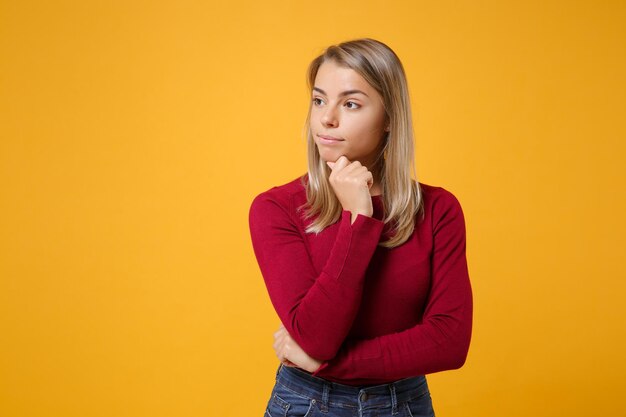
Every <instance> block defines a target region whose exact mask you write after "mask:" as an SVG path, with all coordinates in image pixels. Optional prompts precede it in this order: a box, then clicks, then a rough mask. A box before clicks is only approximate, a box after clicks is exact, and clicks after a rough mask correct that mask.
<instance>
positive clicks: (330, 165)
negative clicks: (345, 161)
mask: <svg viewBox="0 0 626 417" xmlns="http://www.w3.org/2000/svg"><path fill="white" fill-rule="evenodd" d="M326 165H328V166H329V167H330V169H333V168H334V167H335V163H334V162H330V161H326Z"/></svg>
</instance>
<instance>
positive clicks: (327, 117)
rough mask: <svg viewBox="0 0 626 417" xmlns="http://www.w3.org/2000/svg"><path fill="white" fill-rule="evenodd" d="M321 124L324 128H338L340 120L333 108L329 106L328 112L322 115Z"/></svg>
mask: <svg viewBox="0 0 626 417" xmlns="http://www.w3.org/2000/svg"><path fill="white" fill-rule="evenodd" d="M321 122H322V124H323V125H324V126H329V127H337V126H338V125H339V119H338V118H337V114H336V113H335V110H334V108H333V107H332V106H328V107H327V108H326V111H325V112H324V114H323V115H322V119H321Z"/></svg>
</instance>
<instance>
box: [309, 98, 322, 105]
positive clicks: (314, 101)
mask: <svg viewBox="0 0 626 417" xmlns="http://www.w3.org/2000/svg"><path fill="white" fill-rule="evenodd" d="M317 100H319V101H322V99H320V98H319V97H313V100H311V101H312V102H313V104H315V105H317V104H318V103H317Z"/></svg>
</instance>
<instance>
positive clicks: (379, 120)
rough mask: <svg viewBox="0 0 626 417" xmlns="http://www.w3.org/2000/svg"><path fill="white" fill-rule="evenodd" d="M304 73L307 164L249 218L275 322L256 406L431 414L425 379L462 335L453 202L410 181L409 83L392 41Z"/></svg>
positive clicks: (272, 411) (358, 44)
mask: <svg viewBox="0 0 626 417" xmlns="http://www.w3.org/2000/svg"><path fill="white" fill-rule="evenodd" d="M308 82H309V87H310V91H311V105H310V108H309V114H308V116H307V121H306V126H307V141H308V142H307V146H308V149H307V150H308V173H307V174H304V175H302V176H300V177H298V178H296V179H294V180H292V181H290V182H288V183H286V184H283V185H280V186H276V187H272V188H271V189H269V190H267V191H265V192H263V193H261V194H259V195H258V196H256V198H255V199H254V201H253V202H252V204H251V207H250V213H249V221H250V233H251V238H252V244H253V248H254V252H255V255H256V258H257V260H258V263H259V267H260V270H261V272H262V275H263V278H264V281H265V284H266V287H267V290H268V293H269V296H270V299H271V302H272V304H273V306H274V308H275V309H276V312H277V314H278V316H279V317H280V320H281V322H282V325H281V326H280V328H279V329H278V331H276V333H274V349H275V351H276V355H277V357H278V359H279V360H280V362H281V363H280V365H279V366H278V369H277V372H276V384H275V385H274V389H273V390H272V394H271V397H270V399H269V401H268V404H267V409H266V413H265V415H266V416H270V417H287V416H305V415H306V416H307V417H310V416H315V415H320V416H321V415H324V416H356V415H358V416H363V415H377V416H379V415H380V416H382V415H385V416H387V415H388V416H392V415H393V416H396V415H398V413H400V415H403V416H413V417H416V416H434V411H433V408H432V401H431V397H430V393H429V390H428V385H427V382H426V378H425V374H427V373H433V372H439V371H444V370H448V369H457V368H460V367H461V366H462V365H463V364H464V363H465V359H466V356H467V352H468V349H469V344H470V338H471V327H472V290H471V286H470V280H469V274H468V268H467V261H466V256H465V223H464V216H463V212H462V210H461V206H460V204H459V202H458V200H457V199H456V198H455V197H454V195H453V194H452V193H450V192H449V191H447V190H445V189H444V188H441V187H436V186H431V185H426V184H423V183H419V182H417V181H416V180H414V179H412V176H411V173H413V176H415V167H414V163H413V148H414V144H413V127H412V122H411V109H410V103H409V94H408V88H407V82H406V77H405V73H404V69H403V67H402V64H401V62H400V60H399V59H398V57H397V56H396V54H395V53H394V52H393V51H392V50H391V49H390V48H389V47H388V46H386V45H385V44H383V43H381V42H379V41H376V40H373V39H357V40H353V41H349V42H344V43H341V44H338V45H334V46H331V47H329V48H327V49H326V50H325V51H324V53H323V54H321V55H320V56H319V57H317V58H315V59H314V60H313V62H312V63H311V64H310V66H309V69H308Z"/></svg>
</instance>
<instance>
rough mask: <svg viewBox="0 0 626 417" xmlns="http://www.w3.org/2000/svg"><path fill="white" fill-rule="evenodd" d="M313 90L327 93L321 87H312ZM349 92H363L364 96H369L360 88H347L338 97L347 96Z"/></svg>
mask: <svg viewBox="0 0 626 417" xmlns="http://www.w3.org/2000/svg"><path fill="white" fill-rule="evenodd" d="M313 90H315V91H319V92H320V93H322V94H324V95H325V96H327V95H328V94H326V91H324V90H322V89H321V88H318V87H313ZM350 94H363V95H364V96H365V97H369V96H368V95H367V94H365V93H364V92H363V91H361V90H347V91H343V92H341V93H339V97H343V96H348V95H350Z"/></svg>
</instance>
